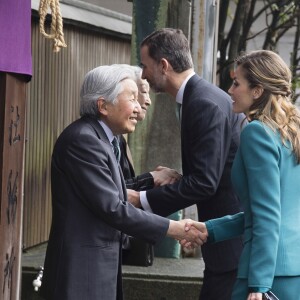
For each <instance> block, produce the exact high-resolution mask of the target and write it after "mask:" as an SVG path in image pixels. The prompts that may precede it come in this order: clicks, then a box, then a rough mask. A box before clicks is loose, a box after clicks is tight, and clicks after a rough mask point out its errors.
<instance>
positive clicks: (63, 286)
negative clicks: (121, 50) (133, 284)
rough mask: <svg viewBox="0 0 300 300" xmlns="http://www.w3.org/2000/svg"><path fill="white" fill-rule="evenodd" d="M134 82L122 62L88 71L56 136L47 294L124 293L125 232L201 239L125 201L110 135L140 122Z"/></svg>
mask: <svg viewBox="0 0 300 300" xmlns="http://www.w3.org/2000/svg"><path fill="white" fill-rule="evenodd" d="M138 109H139V104H138V102H137V86H136V83H135V82H134V81H133V80H132V74H131V73H130V72H129V71H128V70H127V69H124V68H119V67H112V66H101V67H98V68H95V69H93V70H92V71H90V72H89V73H88V74H87V75H86V77H85V80H84V82H83V85H82V89H81V107H80V113H81V116H82V117H81V118H80V119H79V120H77V121H75V122H73V123H72V124H71V125H69V126H68V127H67V128H66V129H65V130H64V131H63V132H62V134H61V135H60V136H59V138H58V140H57V142H56V144H55V147H54V150H53V155H52V164H51V176H52V182H51V184H52V197H53V198H52V208H53V217H52V226H51V232H50V237H49V243H48V247H47V252H46V260H45V266H44V267H45V270H44V278H43V284H42V288H41V292H42V295H43V296H44V297H45V299H49V300H113V299H118V300H119V299H122V278H121V273H122V272H121V255H120V253H121V252H120V250H121V241H122V235H123V233H122V232H124V233H126V234H129V235H132V236H135V237H138V238H141V239H145V240H147V241H148V242H151V243H155V242H157V241H160V240H161V239H162V238H163V237H164V236H165V235H168V236H171V237H173V238H176V239H179V240H180V239H183V238H187V239H188V240H190V241H191V242H193V244H194V245H195V244H196V243H198V244H201V243H202V241H201V239H200V237H201V234H200V233H199V232H198V231H196V230H195V231H193V232H192V233H190V234H189V235H186V233H185V229H184V227H185V221H182V222H174V221H171V222H170V221H169V220H167V219H165V218H162V217H159V216H157V215H154V214H152V213H147V212H144V211H143V210H141V209H136V208H135V207H134V206H132V205H131V204H129V203H128V202H127V195H126V188H125V183H124V179H123V176H122V175H121V173H120V168H119V165H118V156H119V153H118V147H117V145H115V144H114V138H115V137H116V136H117V135H119V134H123V133H127V132H132V131H133V130H134V129H135V125H136V123H137V120H136V118H137V112H138Z"/></svg>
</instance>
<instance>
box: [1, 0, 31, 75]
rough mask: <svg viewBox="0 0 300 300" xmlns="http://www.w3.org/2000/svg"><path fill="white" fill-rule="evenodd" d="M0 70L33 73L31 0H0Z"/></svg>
mask: <svg viewBox="0 0 300 300" xmlns="http://www.w3.org/2000/svg"><path fill="white" fill-rule="evenodd" d="M0 71H2V72H8V73H18V74H25V75H29V76H31V75H32V58H31V0H0Z"/></svg>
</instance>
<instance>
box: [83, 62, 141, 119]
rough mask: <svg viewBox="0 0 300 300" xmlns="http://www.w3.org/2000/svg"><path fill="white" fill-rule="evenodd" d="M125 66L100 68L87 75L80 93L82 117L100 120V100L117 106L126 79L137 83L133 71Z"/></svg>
mask: <svg viewBox="0 0 300 300" xmlns="http://www.w3.org/2000/svg"><path fill="white" fill-rule="evenodd" d="M125 66H126V65H125V64H124V65H122V64H120V65H118V64H114V65H110V66H100V67H97V68H95V69H93V70H91V71H89V72H88V73H87V74H86V75H85V78H84V81H83V84H82V87H81V91H80V116H92V117H97V118H98V117H99V116H100V114H99V111H98V105H97V102H98V100H99V98H104V99H105V101H107V102H111V103H112V104H115V103H116V102H117V96H118V95H119V94H120V93H121V92H122V91H123V86H122V84H121V82H122V81H123V80H125V79H132V80H134V81H136V75H135V73H134V71H133V69H131V68H128V67H125ZM127 66H129V65H127Z"/></svg>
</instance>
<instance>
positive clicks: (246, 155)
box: [193, 50, 300, 300]
mask: <svg viewBox="0 0 300 300" xmlns="http://www.w3.org/2000/svg"><path fill="white" fill-rule="evenodd" d="M229 93H230V95H231V98H232V100H233V110H234V111H235V112H237V113H239V112H244V113H245V114H246V116H247V119H248V121H249V124H248V125H247V126H246V127H245V128H244V129H243V131H242V133H241V143H240V147H239V150H238V152H237V154H236V157H235V161H234V165H233V168H232V175H231V176H232V182H233V184H234V187H235V189H236V191H237V193H238V195H239V197H240V200H241V202H242V204H243V206H244V213H239V214H236V215H233V216H226V217H223V218H219V219H214V220H209V221H207V222H205V223H199V222H194V223H193V225H194V226H196V227H197V228H198V229H201V230H202V231H206V230H207V233H208V242H218V241H222V240H225V239H230V238H233V237H235V236H238V235H243V242H244V249H243V252H242V255H241V258H240V263H239V269H238V276H237V281H236V284H235V287H234V291H233V294H232V299H234V300H246V299H247V300H261V299H263V298H262V295H263V293H265V292H267V291H269V290H271V291H272V292H273V293H274V294H275V295H276V296H277V297H278V298H279V299H280V300H299V299H300V114H299V111H298V110H297V108H296V107H295V106H294V105H293V104H292V103H291V101H290V98H291V72H290V70H289V68H288V67H287V65H286V64H285V63H284V61H283V60H282V59H281V58H280V57H279V56H278V55H277V54H275V53H274V52H272V51H267V50H262V51H254V52H251V53H249V54H247V55H244V56H241V57H239V58H238V59H237V60H236V68H235V74H234V80H233V84H232V86H231V88H230V89H229Z"/></svg>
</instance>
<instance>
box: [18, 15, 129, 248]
mask: <svg viewBox="0 0 300 300" xmlns="http://www.w3.org/2000/svg"><path fill="white" fill-rule="evenodd" d="M64 35H65V41H66V44H67V46H68V47H67V48H64V49H62V50H61V51H60V52H59V53H54V52H53V51H52V42H51V41H49V40H46V39H45V38H44V37H43V36H42V35H41V34H40V33H39V26H38V20H37V19H36V18H33V21H32V56H33V77H32V80H31V83H30V84H29V85H28V86H29V87H28V91H27V98H28V99H27V114H26V129H25V137H26V144H25V166H24V169H25V172H24V217H23V245H24V248H29V247H32V246H34V245H37V244H39V243H42V242H44V241H46V240H47V239H48V235H49V229H50V225H51V192H50V159H51V153H52V148H53V145H54V143H55V141H56V139H57V137H58V135H59V134H60V132H61V131H62V130H63V129H64V128H65V127H66V126H67V125H68V124H69V123H71V122H72V121H74V120H75V119H77V118H78V117H79V92H80V87H81V83H82V80H83V78H84V75H85V74H86V73H87V72H88V71H89V70H91V69H92V68H94V67H97V66H99V65H105V64H112V63H130V55H131V54H130V52H131V49H130V38H124V37H118V36H117V35H114V36H112V35H108V34H104V33H101V32H97V31H96V30H94V28H93V30H89V28H83V27H79V26H76V25H74V24H67V22H65V23H64Z"/></svg>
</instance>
